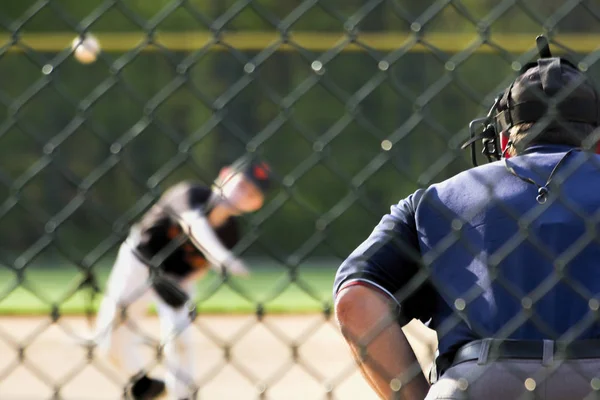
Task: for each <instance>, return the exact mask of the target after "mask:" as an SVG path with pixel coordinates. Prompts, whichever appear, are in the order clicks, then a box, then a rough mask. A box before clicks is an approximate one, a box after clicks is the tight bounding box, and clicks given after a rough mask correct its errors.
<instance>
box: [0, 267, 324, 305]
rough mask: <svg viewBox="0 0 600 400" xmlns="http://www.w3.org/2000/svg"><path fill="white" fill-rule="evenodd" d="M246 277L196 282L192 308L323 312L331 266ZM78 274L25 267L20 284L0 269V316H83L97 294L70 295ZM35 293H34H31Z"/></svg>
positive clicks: (257, 271) (101, 276) (102, 275)
mask: <svg viewBox="0 0 600 400" xmlns="http://www.w3.org/2000/svg"><path fill="white" fill-rule="evenodd" d="M95 271H97V275H96V276H97V279H98V281H99V284H100V286H101V289H102V290H104V284H105V282H106V278H107V277H108V273H109V268H107V267H99V268H97V269H95ZM252 271H253V272H252V275H251V276H250V277H249V278H244V279H240V278H231V280H230V282H223V281H222V278H221V277H220V276H218V275H217V274H214V273H212V272H211V273H210V274H209V275H208V276H207V277H206V278H205V279H202V280H201V281H199V283H198V292H197V299H198V306H199V311H200V312H202V313H250V312H255V311H256V309H257V304H261V305H262V307H263V308H264V310H265V312H268V313H310V312H319V311H323V309H324V308H325V307H329V306H330V305H331V288H332V283H333V277H334V274H335V268H334V267H332V266H331V265H329V266H327V267H314V266H310V267H308V268H304V269H303V268H300V269H299V272H298V275H297V277H298V279H296V280H295V281H294V282H292V279H291V276H290V274H289V273H288V271H287V269H286V268H285V267H280V268H276V267H270V268H257V267H254V268H253V269H252ZM81 277H82V275H81V274H80V273H78V272H77V270H75V269H74V268H56V267H52V268H41V267H39V266H36V267H30V268H27V270H26V273H25V280H24V283H23V284H22V285H20V286H19V287H16V288H15V289H14V290H13V287H15V285H16V277H15V274H14V273H13V272H12V271H10V270H8V269H2V270H0V315H40V314H46V315H48V314H50V313H51V310H52V307H53V305H57V306H58V307H59V311H60V313H61V314H63V315H64V314H71V315H77V314H83V313H84V312H85V311H86V309H89V307H90V304H91V306H92V310H93V311H95V310H96V309H97V307H98V304H99V302H100V300H101V295H97V296H96V297H95V299H94V301H93V303H92V301H91V298H90V291H89V290H87V289H86V290H83V291H75V294H74V295H73V296H70V297H68V293H72V292H73V291H74V288H75V287H76V286H77V282H79V281H80V280H81ZM34 293H35V295H34Z"/></svg>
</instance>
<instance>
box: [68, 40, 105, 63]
mask: <svg viewBox="0 0 600 400" xmlns="http://www.w3.org/2000/svg"><path fill="white" fill-rule="evenodd" d="M82 39H83V40H82ZM71 46H72V48H73V54H74V55H75V58H76V59H77V61H79V62H80V63H82V64H90V63H93V62H94V61H96V58H98V54H99V53H100V43H99V42H98V39H96V38H95V37H94V36H93V35H91V34H86V35H85V36H83V38H82V37H81V36H78V37H76V38H75V39H73V43H72V45H71Z"/></svg>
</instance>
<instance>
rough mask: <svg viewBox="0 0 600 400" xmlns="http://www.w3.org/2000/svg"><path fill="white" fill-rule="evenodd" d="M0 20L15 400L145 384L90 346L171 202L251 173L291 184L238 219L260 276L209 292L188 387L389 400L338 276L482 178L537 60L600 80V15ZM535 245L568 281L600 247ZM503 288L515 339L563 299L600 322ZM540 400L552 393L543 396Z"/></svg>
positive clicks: (11, 6) (122, 3) (265, 6)
mask: <svg viewBox="0 0 600 400" xmlns="http://www.w3.org/2000/svg"><path fill="white" fill-rule="evenodd" d="M0 10H2V13H0V14H1V16H0V27H1V28H0V29H1V30H2V31H3V32H1V33H2V35H1V36H0V46H1V48H0V77H2V78H1V79H2V81H3V84H2V86H1V87H0V108H1V109H2V112H3V114H4V115H5V118H4V121H3V123H2V125H1V127H0V152H1V153H0V154H1V156H0V180H1V182H2V184H1V185H0V193H1V196H2V199H3V200H2V205H1V207H0V219H1V223H2V232H3V239H4V240H3V241H2V243H1V244H0V249H1V250H0V256H1V262H2V265H3V268H2V276H3V278H4V279H3V280H2V282H3V283H2V284H1V288H0V310H1V311H2V312H3V314H4V315H5V316H4V317H3V323H2V325H1V326H0V347H2V349H3V354H5V357H4V361H3V362H2V363H0V398H6V399H20V398H36V399H37V398H77V399H84V398H86V399H87V398H89V399H92V398H119V397H121V396H125V395H127V391H128V390H129V388H128V385H127V380H128V379H129V378H130V376H126V374H123V373H119V372H118V370H117V369H115V368H113V366H111V365H110V364H108V363H107V362H106V360H104V358H103V357H102V356H100V355H99V352H98V349H97V346H96V344H95V342H94V340H90V335H89V333H86V332H88V331H89V328H90V327H91V326H92V325H93V322H94V316H95V314H96V312H97V310H98V305H99V303H100V299H101V298H102V294H103V292H104V291H105V289H106V287H107V285H106V279H107V276H108V274H109V272H110V268H111V266H112V263H113V261H114V259H115V257H116V252H117V249H118V248H119V246H120V245H121V243H122V242H123V241H124V240H125V239H126V237H127V235H128V234H129V229H130V228H131V226H132V224H134V223H135V222H136V221H139V219H140V218H141V217H142V215H144V213H145V212H147V211H148V210H149V209H150V207H151V206H152V204H154V203H155V201H156V200H157V199H158V198H159V196H160V195H161V194H162V193H163V192H164V191H165V190H166V189H168V188H169V187H171V186H172V185H174V184H175V183H177V182H179V181H181V180H184V179H194V180H198V181H201V182H203V183H204V184H206V185H211V183H212V182H213V180H214V179H215V177H216V176H217V175H218V172H219V169H220V168H221V167H223V166H224V165H227V164H229V163H230V162H232V161H233V160H235V159H237V158H238V157H240V156H242V155H244V154H247V153H251V154H257V155H259V156H260V157H261V158H262V159H264V160H266V161H267V162H268V163H269V164H270V165H271V167H272V171H273V179H274V181H275V185H274V186H275V187H274V189H273V190H272V191H271V192H270V193H269V194H268V196H267V199H266V202H265V205H264V207H263V208H262V209H261V210H260V211H258V212H256V213H254V214H251V215H245V216H243V217H242V218H241V223H242V225H243V233H244V235H243V238H242V239H241V241H240V242H239V243H238V244H237V245H236V246H235V248H234V251H235V253H236V254H237V255H240V257H242V258H244V259H247V260H249V261H248V262H249V264H250V266H251V268H252V271H253V275H252V276H251V278H249V279H248V280H241V279H238V278H235V277H233V278H230V277H228V276H224V275H223V276H222V275H219V274H210V275H209V276H207V277H205V278H203V279H202V280H201V281H200V282H199V286H198V290H197V295H196V297H195V298H194V302H195V303H196V305H197V314H198V315H197V317H196V318H195V319H194V321H193V323H192V324H191V326H189V327H187V326H185V327H181V328H182V329H183V328H185V330H186V331H192V332H193V333H192V334H191V336H190V337H191V339H190V340H191V341H193V342H195V343H194V344H195V345H196V346H195V350H194V351H195V352H194V353H193V356H194V358H195V362H196V364H198V367H197V369H198V370H197V371H195V372H194V375H193V376H189V377H187V376H184V375H185V372H186V371H179V375H178V376H179V378H180V379H182V380H185V381H186V383H187V384H189V386H190V388H191V389H192V391H196V392H197V394H198V397H199V398H234V397H235V398H286V399H287V398H303V399H305V398H368V397H369V396H373V397H374V394H373V392H371V391H370V389H368V388H367V387H366V384H365V383H364V382H363V381H362V379H361V378H360V376H359V375H358V373H357V371H356V367H355V365H354V363H353V362H352V361H351V359H350V357H349V355H348V351H347V349H346V347H345V346H344V345H343V344H342V339H341V335H339V333H338V329H337V324H336V323H335V321H334V320H333V318H332V314H333V304H332V299H331V287H332V281H333V277H334V275H335V269H336V267H337V266H338V265H339V264H340V263H341V262H342V260H343V259H344V258H345V257H346V256H347V255H348V254H349V253H350V251H352V250H353V249H354V248H355V247H356V246H357V245H358V244H359V243H360V242H361V241H362V240H363V239H364V238H365V237H366V236H367V235H368V234H369V232H370V231H371V229H372V228H373V226H374V225H375V224H376V222H377V221H378V220H379V219H380V217H381V215H383V214H385V213H386V212H388V210H389V205H391V204H395V203H397V202H398V200H399V199H401V198H404V197H405V196H407V195H408V194H410V193H412V192H413V191H414V190H416V189H417V188H419V187H426V186H427V185H429V184H431V183H434V182H439V181H441V180H443V179H446V178H449V177H451V176H453V175H454V174H456V173H458V172H460V171H462V170H465V169H466V168H469V167H470V164H469V162H470V158H469V154H467V153H466V152H463V151H461V150H460V149H459V146H460V144H461V143H462V142H463V141H464V140H466V139H467V138H468V122H469V121H470V120H471V119H473V118H474V117H476V116H479V115H482V114H483V113H484V112H486V111H487V109H488V108H489V106H490V105H491V103H492V101H493V98H494V96H495V95H497V93H498V92H500V91H501V90H502V89H504V88H505V87H506V86H507V85H508V84H509V82H511V81H512V80H513V79H514V77H515V76H516V73H517V71H518V70H519V69H520V68H521V67H522V66H523V65H524V64H525V63H526V62H529V61H531V60H532V59H535V58H536V57H537V49H536V48H535V42H534V38H535V35H536V34H539V33H542V32H543V33H545V34H546V35H547V36H548V37H549V38H550V41H551V46H552V49H553V52H555V53H557V54H560V55H565V56H568V57H570V59H571V60H572V61H574V62H575V64H576V65H577V66H578V68H579V69H580V70H582V71H586V73H587V74H588V75H589V76H590V77H591V78H592V79H593V78H596V79H598V78H600V69H599V68H600V67H599V63H597V62H596V61H597V60H598V58H599V57H600V48H598V43H599V41H598V38H599V37H600V36H599V35H600V29H599V28H598V27H599V26H600V24H599V22H600V6H599V4H598V3H597V2H596V1H592V0H552V1H550V0H546V1H541V0H540V1H537V0H536V1H516V0H502V1H475V0H472V1H471V0H462V1H459V0H443V1H421V2H415V1H403V0H367V1H349V0H347V1H338V0H307V1H301V2H290V1H281V0H280V1H270V0H261V1H253V0H232V1H229V0H211V1H196V0H160V1H159V0H155V1H152V2H142V1H135V0H99V1H85V2H81V1H77V0H60V1H59V0H39V1H20V2H6V3H5V4H2V5H0ZM89 34H93V35H95V36H96V37H97V38H98V39H99V43H100V45H101V48H102V52H100V53H99V55H98V58H97V60H95V62H93V63H90V64H82V63H81V62H79V61H77V60H76V58H75V57H74V49H73V47H72V46H71V42H72V41H73V40H74V39H77V38H84V37H87V35H89ZM573 172H574V168H570V169H569V171H568V172H565V175H561V176H560V178H559V179H560V180H564V179H566V178H567V175H566V174H568V173H573ZM482 184H483V185H484V186H489V189H488V190H490V193H493V185H492V184H491V183H490V182H482ZM557 201H560V196H559V200H557ZM564 206H565V207H568V208H569V210H571V211H572V212H573V213H575V214H577V215H582V216H586V215H587V214H586V213H585V212H582V211H581V210H580V209H578V208H577V207H576V206H573V205H572V204H566V203H565V204H564ZM474 212H475V210H474ZM538 212H539V211H538ZM535 217H536V212H532V213H531V215H527V218H528V220H529V221H531V220H533V219H535ZM593 223H594V220H591V222H590V224H591V225H593ZM523 224H524V225H523V226H526V221H524V222H523ZM591 225H590V226H591ZM519 235H520V236H519V238H516V239H515V240H516V241H523V240H528V241H529V242H530V243H531V245H532V246H533V247H534V248H536V250H538V251H540V252H542V253H544V254H547V255H548V257H549V258H550V259H552V260H553V262H555V261H556V260H558V261H556V262H559V263H560V264H561V265H567V264H568V263H569V262H570V261H571V260H573V259H574V258H575V257H576V256H577V253H578V251H580V250H581V249H582V248H584V247H585V246H586V245H587V244H589V243H591V242H593V241H595V240H597V239H596V235H595V229H593V228H590V229H589V230H588V231H586V234H585V235H584V236H582V237H580V238H579V239H577V240H576V241H575V242H574V243H573V245H572V246H571V247H570V248H569V250H568V251H566V252H563V253H561V254H556V253H555V252H554V251H553V250H552V249H547V248H543V247H541V245H540V242H539V240H538V239H536V237H535V235H532V233H531V230H527V229H526V228H524V229H523V231H521V232H520V234H519ZM456 240H461V239H460V235H459V237H457V238H456ZM574 240H575V239H574ZM513 245H516V244H513ZM467 247H468V244H467ZM511 250H512V247H511V246H510V245H507V246H506V247H505V248H504V249H503V252H502V253H499V254H496V255H495V256H496V257H497V260H496V261H498V262H499V261H500V260H502V259H503V258H504V257H505V256H506V255H508V254H509V253H510V251H511ZM427 256H428V257H429V258H430V259H434V258H435V256H436V255H435V254H429V255H427ZM496 278H497V279H498V280H499V281H501V282H502V284H503V285H505V289H506V290H507V291H508V292H510V293H512V294H513V295H514V296H517V297H519V298H521V300H520V301H521V302H522V304H523V308H524V311H523V315H521V316H520V317H519V318H517V319H515V320H514V324H512V325H511V326H506V329H505V330H503V331H502V335H500V336H504V337H506V336H510V333H511V332H513V331H514V330H516V329H518V327H519V326H520V324H522V323H523V319H528V318H531V319H534V320H535V315H534V314H533V313H532V312H531V310H532V308H534V307H533V305H535V303H536V301H537V300H539V298H541V297H543V295H544V293H546V292H547V291H548V290H550V289H551V288H552V287H553V285H555V284H556V282H557V279H563V281H567V282H568V284H569V285H570V286H571V287H572V289H573V290H575V291H576V292H577V293H579V294H580V295H581V296H583V297H585V298H586V299H588V300H589V306H590V308H591V309H592V310H593V311H597V310H598V307H599V306H598V304H599V303H598V301H597V300H595V297H594V296H595V295H596V294H594V293H589V292H587V291H585V290H584V289H583V287H582V285H581V284H580V283H578V282H576V281H574V280H569V278H568V277H565V276H562V277H556V278H553V279H549V280H547V281H545V282H544V283H543V284H541V285H540V286H539V287H538V288H536V290H534V291H532V292H530V293H524V292H522V291H519V290H516V289H515V288H513V287H511V286H510V283H509V282H506V281H505V280H504V278H503V277H502V276H501V274H500V275H499V276H497V277H496ZM423 279H427V275H424V276H423ZM477 290H478V288H477V287H473V290H472V292H469V293H468V294H465V295H464V296H462V298H461V299H459V300H462V302H458V303H457V304H456V309H457V310H458V311H461V310H462V309H464V308H465V307H468V304H469V301H470V300H472V299H475V298H476V297H477V296H478V295H479V292H477ZM127 314H128V313H127V310H125V312H124V315H123V317H124V323H125V324H126V325H127V326H128V328H127V329H128V330H129V331H130V332H131V333H132V334H133V335H134V336H135V337H136V338H138V339H142V340H143V342H144V347H145V349H146V353H145V355H146V360H147V362H146V363H145V364H144V365H145V370H146V371H149V372H150V373H152V374H154V373H155V372H156V373H157V374H159V373H162V372H164V370H165V369H167V370H168V369H169V368H171V369H177V366H169V365H167V364H166V363H165V362H164V361H165V360H164V354H163V352H164V350H165V343H166V342H165V341H162V342H161V341H160V339H157V338H158V337H160V333H159V332H160V327H159V326H158V325H157V323H156V321H155V320H154V319H153V318H145V317H144V318H143V319H142V320H140V321H136V320H132V319H131V318H129V319H128V318H127ZM15 315H17V316H23V315H28V317H26V318H25V317H19V318H14V317H10V316H15ZM81 315H85V316H86V319H87V321H88V322H85V321H84V320H83V319H82V318H80V316H81ZM458 321H459V319H457V320H456V321H455V322H456V323H458ZM538 322H539V321H538ZM592 323H595V319H594V318H591V319H590V320H586V321H581V326H580V327H579V328H581V329H584V326H589V324H592ZM586 324H588V325H586ZM413 329H414V330H413ZM447 329H451V326H448V327H447ZM576 331H577V329H575V330H574V331H573V332H576ZM406 332H408V333H409V336H410V337H409V338H410V339H411V343H412V344H413V345H414V346H415V348H416V349H417V350H416V352H417V356H418V358H419V362H420V363H421V367H422V368H423V369H424V370H427V369H428V368H429V367H430V363H431V361H432V357H433V350H434V349H435V346H436V344H435V339H433V337H432V336H431V334H430V333H429V332H428V331H426V330H425V328H423V327H422V326H419V325H415V324H414V323H411V325H410V326H409V327H408V328H406ZM411 332H412V335H410V334H411ZM177 334H179V332H177ZM573 334H574V335H575V333H573ZM549 335H550V336H554V335H553V333H552V332H549ZM169 340H172V338H171V339H169ZM167 342H168V341H167ZM418 370H419V371H420V369H418ZM188 372H189V371H188ZM182 374H183V375H182ZM534 378H535V381H534V384H533V388H535V383H536V382H537V384H538V385H540V384H541V382H543V380H544V379H545V378H544V376H542V377H538V376H536V377H534ZM529 383H530V385H529V387H528V386H527V385H525V386H524V392H523V393H524V395H526V394H527V393H528V390H531V391H533V389H531V388H530V387H531V382H529ZM595 384H596V386H597V388H595V387H594V383H593V382H592V386H591V387H592V388H593V389H594V390H598V389H599V388H600V384H599V383H598V382H596V383H595Z"/></svg>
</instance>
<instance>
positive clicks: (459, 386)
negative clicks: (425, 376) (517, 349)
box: [426, 358, 600, 400]
mask: <svg viewBox="0 0 600 400" xmlns="http://www.w3.org/2000/svg"><path fill="white" fill-rule="evenodd" d="M434 399H446V400H459V399H460V400H463V399H484V400H500V399H502V400H513V399H521V400H529V399H536V400H538V399H539V400H579V399H585V400H592V399H598V400H600V359H598V358H595V359H585V360H566V361H558V360H550V362H548V361H547V360H546V361H545V362H542V360H510V359H506V360H496V361H494V362H489V363H487V362H485V360H483V362H481V361H479V362H478V361H467V362H463V363H461V364H457V365H455V366H452V367H451V368H449V369H448V370H447V371H446V372H445V373H444V374H443V375H442V376H441V378H440V379H439V380H438V382H436V383H435V384H434V385H432V386H431V389H430V390H429V393H428V395H427V397H426V400H434Z"/></svg>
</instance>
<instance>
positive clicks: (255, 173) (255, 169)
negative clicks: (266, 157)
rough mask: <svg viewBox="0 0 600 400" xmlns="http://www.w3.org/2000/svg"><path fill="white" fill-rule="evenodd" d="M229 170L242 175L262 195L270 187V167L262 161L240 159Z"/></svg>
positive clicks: (247, 158)
mask: <svg viewBox="0 0 600 400" xmlns="http://www.w3.org/2000/svg"><path fill="white" fill-rule="evenodd" d="M231 168H232V169H233V171H234V172H237V173H242V174H244V176H245V177H246V179H248V180H250V181H251V182H252V183H253V184H254V185H256V187H258V188H259V189H260V190H261V192H263V193H264V192H266V191H267V190H269V188H270V187H271V167H270V166H269V165H268V164H267V163H266V162H264V161H261V160H258V159H256V158H250V157H242V158H240V159H238V160H237V161H235V162H234V163H233V164H231Z"/></svg>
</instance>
